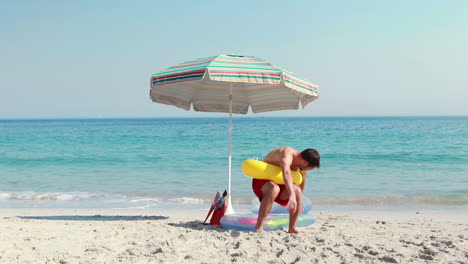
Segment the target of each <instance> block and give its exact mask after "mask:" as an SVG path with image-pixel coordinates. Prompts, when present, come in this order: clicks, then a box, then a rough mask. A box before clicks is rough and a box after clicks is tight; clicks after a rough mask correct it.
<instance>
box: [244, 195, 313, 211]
mask: <svg viewBox="0 0 468 264" xmlns="http://www.w3.org/2000/svg"><path fill="white" fill-rule="evenodd" d="M302 203H303V204H304V212H302V213H303V214H307V213H308V212H309V211H310V210H312V201H311V200H310V199H309V198H308V197H306V196H305V195H302ZM259 209H260V202H257V203H256V204H255V205H254V206H253V207H252V209H251V210H250V212H252V213H254V214H258V211H259ZM270 214H289V211H288V206H282V205H280V204H277V203H273V206H272V207H271V210H270Z"/></svg>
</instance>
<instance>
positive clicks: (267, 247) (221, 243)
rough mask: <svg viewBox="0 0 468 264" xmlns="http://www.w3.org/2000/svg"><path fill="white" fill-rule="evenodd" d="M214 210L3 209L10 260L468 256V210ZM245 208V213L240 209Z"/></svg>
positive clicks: (2, 247)
mask: <svg viewBox="0 0 468 264" xmlns="http://www.w3.org/2000/svg"><path fill="white" fill-rule="evenodd" d="M207 212H208V210H207V209H206V210H201V209H197V210H177V209H169V210H149V209H140V210H136V209H130V210H127V209H80V208H78V209H43V208H34V209H19V208H17V209H0V233H1V234H2V238H3V239H2V240H1V241H0V262H6V263H38V262H49V263H120V262H124V263H148V262H151V263H227V262H237V263H253V262H258V263H293V262H294V263H314V262H316V263H340V262H343V263H457V261H458V262H460V263H465V262H467V261H468V254H467V253H466V252H468V236H467V235H466V234H468V212H467V211H451V212H447V211H444V212H440V211H438V212H437V211H436V212H431V211H421V212H414V211H413V212H407V211H400V212H389V211H380V212H376V211H341V212H340V211H333V212H331V211H314V210H313V211H312V214H313V215H314V216H315V217H316V218H317V222H316V223H315V224H313V225H311V226H308V227H303V228H300V231H301V234H299V235H294V234H288V233H286V231H285V230H278V231H270V232H264V233H253V232H239V231H232V230H227V229H224V228H222V227H214V226H206V225H201V224H199V221H203V219H204V217H205V216H206V213H207ZM238 213H244V212H242V211H239V212H238Z"/></svg>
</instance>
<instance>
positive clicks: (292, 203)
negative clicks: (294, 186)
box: [288, 194, 298, 214]
mask: <svg viewBox="0 0 468 264" xmlns="http://www.w3.org/2000/svg"><path fill="white" fill-rule="evenodd" d="M297 205H298V204H297V200H296V195H295V194H293V195H291V196H289V203H288V211H289V213H291V214H292V213H294V212H295V211H296V208H297Z"/></svg>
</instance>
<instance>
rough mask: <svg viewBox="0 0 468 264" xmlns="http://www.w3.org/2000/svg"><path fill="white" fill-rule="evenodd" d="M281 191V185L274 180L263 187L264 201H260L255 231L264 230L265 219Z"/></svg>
mask: <svg viewBox="0 0 468 264" xmlns="http://www.w3.org/2000/svg"><path fill="white" fill-rule="evenodd" d="M279 192H280V188H279V186H278V185H277V184H276V183H274V182H271V181H270V182H267V183H265V184H264V185H263V187H262V196H263V198H262V201H261V202H260V209H259V210H258V218H257V225H256V226H255V232H262V231H263V224H264V223H265V219H266V217H267V216H268V214H269V213H270V210H271V207H272V206H273V201H275V199H276V197H277V196H278V194H279Z"/></svg>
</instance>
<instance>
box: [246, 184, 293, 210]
mask: <svg viewBox="0 0 468 264" xmlns="http://www.w3.org/2000/svg"><path fill="white" fill-rule="evenodd" d="M269 181H270V180H260V179H253V180H252V189H253V191H254V193H255V195H256V196H257V197H258V200H259V201H260V202H261V201H262V199H263V194H262V187H263V185H264V184H265V183H267V182H269ZM278 186H279V187H280V192H279V194H278V196H277V197H276V199H275V202H276V203H278V204H280V205H282V206H286V205H287V204H288V202H289V199H287V200H280V196H281V194H282V193H283V192H287V190H286V186H285V185H284V184H278Z"/></svg>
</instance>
